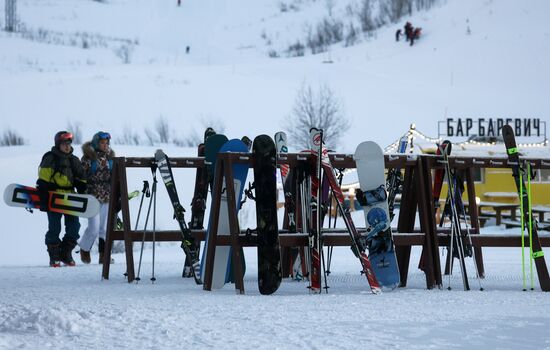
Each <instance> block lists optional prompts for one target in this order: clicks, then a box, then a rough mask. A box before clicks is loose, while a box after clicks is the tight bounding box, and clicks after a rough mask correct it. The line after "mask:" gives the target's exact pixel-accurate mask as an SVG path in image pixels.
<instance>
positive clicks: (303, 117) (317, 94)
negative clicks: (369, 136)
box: [285, 84, 350, 149]
mask: <svg viewBox="0 0 550 350" xmlns="http://www.w3.org/2000/svg"><path fill="white" fill-rule="evenodd" d="M285 124H286V126H287V128H286V132H287V134H288V135H289V140H290V143H291V144H293V145H295V146H296V147H298V148H300V149H308V148H309V147H310V145H309V129H310V128H312V127H315V128H319V129H323V131H324V138H325V142H326V143H327V145H330V147H336V146H337V145H338V143H339V141H340V138H341V137H342V135H344V133H345V132H346V131H347V130H348V129H349V126H350V125H349V120H348V119H347V118H345V116H344V113H343V106H342V102H341V101H340V100H339V99H338V98H337V97H336V96H335V95H334V92H333V91H332V90H331V89H330V88H329V87H328V86H326V85H323V86H321V87H320V88H319V89H318V90H317V91H313V89H312V88H311V86H309V85H308V86H306V85H305V84H304V85H302V87H301V88H300V90H299V91H298V94H297V95H296V99H295V100H294V106H293V108H292V111H291V113H290V114H289V115H288V117H287V118H286V123H285Z"/></svg>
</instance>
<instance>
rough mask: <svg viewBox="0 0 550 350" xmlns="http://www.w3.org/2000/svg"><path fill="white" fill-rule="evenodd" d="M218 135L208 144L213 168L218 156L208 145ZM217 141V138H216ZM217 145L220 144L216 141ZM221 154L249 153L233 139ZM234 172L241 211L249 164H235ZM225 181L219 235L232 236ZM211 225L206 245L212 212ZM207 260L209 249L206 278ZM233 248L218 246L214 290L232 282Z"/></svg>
mask: <svg viewBox="0 0 550 350" xmlns="http://www.w3.org/2000/svg"><path fill="white" fill-rule="evenodd" d="M216 136H218V135H213V136H211V137H210V138H209V139H208V140H207V143H206V145H205V146H206V159H207V160H210V162H212V166H214V167H215V158H216V156H217V152H216V154H211V153H210V152H213V148H209V147H208V144H209V142H210V141H211V139H214V138H216ZM216 139H217V138H216ZM215 141H216V143H217V142H219V141H218V140H215ZM219 152H248V147H247V146H246V144H245V143H244V142H242V141H241V140H239V139H233V140H230V141H227V142H225V143H224V144H223V146H221V148H219ZM232 170H233V179H234V183H233V186H234V188H235V197H236V198H235V204H236V206H237V210H238V209H239V204H240V202H241V199H242V193H243V190H244V185H245V182H246V176H247V175H248V164H234V165H233V167H232ZM213 174H214V169H212V180H213V179H214V178H213V176H214V175H213ZM225 187H226V183H225V179H223V180H222V191H221V192H222V193H221V203H220V214H219V219H218V220H219V221H218V235H220V236H221V235H229V234H230V224H229V215H228V214H229V213H228V203H227V191H226V188H225ZM216 195H217V194H216V193H214V194H213V195H212V198H215V196H216ZM210 213H211V214H210V218H209V225H208V229H207V232H206V243H205V244H206V245H208V241H209V236H210V227H211V225H212V220H213V219H214V218H213V217H212V211H211V212H210ZM242 256H243V273H244V267H245V265H244V254H242ZM206 259H207V249H204V250H203V255H202V260H201V276H204V272H205V271H204V268H205V265H206ZM231 275H232V274H231V247H230V246H216V252H215V256H214V270H213V274H212V289H220V288H222V287H223V286H224V284H225V283H228V282H230V281H231V279H232V278H231Z"/></svg>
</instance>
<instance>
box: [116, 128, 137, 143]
mask: <svg viewBox="0 0 550 350" xmlns="http://www.w3.org/2000/svg"><path fill="white" fill-rule="evenodd" d="M117 142H118V143H120V144H122V145H135V146H137V145H139V144H140V143H141V139H140V137H139V135H138V134H137V133H136V132H134V131H133V130H132V127H131V126H130V125H128V124H126V125H124V129H123V130H122V137H121V138H118V139H117Z"/></svg>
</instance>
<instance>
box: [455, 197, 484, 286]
mask: <svg viewBox="0 0 550 350" xmlns="http://www.w3.org/2000/svg"><path fill="white" fill-rule="evenodd" d="M455 188H456V187H455ZM457 198H458V202H459V204H460V208H461V210H462V216H463V218H464V224H465V226H466V235H467V237H468V243H469V244H470V247H471V248H470V249H472V259H473V260H474V266H475V269H476V277H477V280H478V282H479V290H481V291H482V290H483V286H482V285H481V276H480V274H479V269H478V266H477V260H476V252H475V249H474V245H473V243H472V237H471V235H470V224H469V223H468V219H467V218H466V209H465V208H464V202H462V197H461V195H460V194H459V193H458V190H457Z"/></svg>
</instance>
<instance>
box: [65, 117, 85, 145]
mask: <svg viewBox="0 0 550 350" xmlns="http://www.w3.org/2000/svg"><path fill="white" fill-rule="evenodd" d="M67 130H68V131H70V132H71V133H72V134H73V143H75V144H77V145H81V144H82V124H81V123H80V122H68V123H67Z"/></svg>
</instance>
